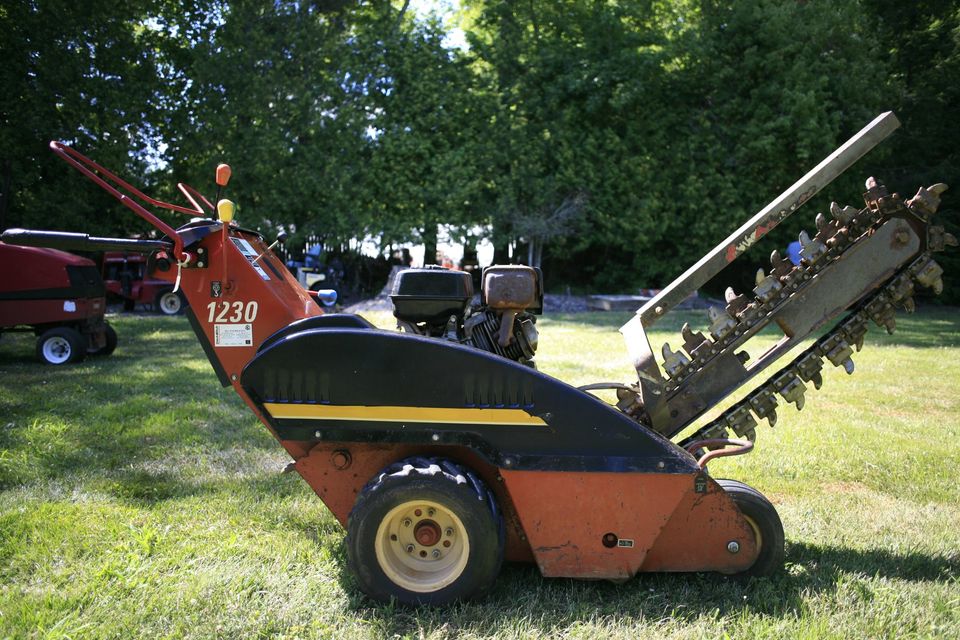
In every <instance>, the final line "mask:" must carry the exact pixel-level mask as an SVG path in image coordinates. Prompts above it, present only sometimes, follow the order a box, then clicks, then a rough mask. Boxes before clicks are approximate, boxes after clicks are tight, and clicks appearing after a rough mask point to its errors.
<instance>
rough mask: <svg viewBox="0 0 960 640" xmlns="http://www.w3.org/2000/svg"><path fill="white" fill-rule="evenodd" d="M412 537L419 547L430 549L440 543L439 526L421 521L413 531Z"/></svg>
mask: <svg viewBox="0 0 960 640" xmlns="http://www.w3.org/2000/svg"><path fill="white" fill-rule="evenodd" d="M413 537H414V538H416V539H417V542H419V543H420V544H421V545H423V546H425V547H432V546H433V545H435V544H437V543H438V542H440V525H438V524H437V523H436V522H434V521H433V520H421V521H420V522H418V523H417V526H416V528H415V529H414V530H413Z"/></svg>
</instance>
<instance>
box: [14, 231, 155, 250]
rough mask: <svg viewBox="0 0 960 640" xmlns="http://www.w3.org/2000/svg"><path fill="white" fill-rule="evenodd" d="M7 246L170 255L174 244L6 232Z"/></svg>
mask: <svg viewBox="0 0 960 640" xmlns="http://www.w3.org/2000/svg"><path fill="white" fill-rule="evenodd" d="M0 240H3V241H4V242H6V243H7V244H15V245H20V246H22V247H49V248H51V249H64V250H67V251H132V252H135V253H152V252H154V251H158V250H164V251H170V250H172V249H173V243H172V242H169V241H167V240H135V239H133V238H97V237H91V236H90V235H89V234H86V233H69V232H66V231H37V230H34V229H7V230H6V231H4V232H3V235H0Z"/></svg>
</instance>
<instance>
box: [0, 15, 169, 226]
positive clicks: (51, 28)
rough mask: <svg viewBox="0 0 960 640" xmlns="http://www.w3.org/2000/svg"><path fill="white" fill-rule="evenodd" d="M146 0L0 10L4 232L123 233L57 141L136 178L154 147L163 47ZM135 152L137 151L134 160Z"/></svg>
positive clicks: (121, 219)
mask: <svg viewBox="0 0 960 640" xmlns="http://www.w3.org/2000/svg"><path fill="white" fill-rule="evenodd" d="M150 5H151V3H150V2H147V1H134V2H118V1H116V0H96V1H91V2H69V1H65V0H42V1H39V2H10V3H4V5H3V6H2V7H0V60H3V64H2V65H0V86H3V88H4V89H3V91H2V92H0V228H6V227H9V226H31V225H32V226H39V227H44V226H52V225H55V226H56V227H57V228H61V229H71V230H84V231H109V232H125V231H126V228H127V226H126V224H125V223H126V222H128V221H129V220H130V218H129V215H105V211H113V212H115V213H116V212H117V207H115V206H110V203H111V202H114V201H113V200H112V199H111V198H110V197H109V196H107V195H106V194H105V193H104V192H102V191H101V190H100V189H99V188H97V187H94V186H93V185H84V184H81V181H80V180H78V179H77V176H76V175H69V174H70V173H72V172H69V171H67V170H65V169H66V167H65V166H64V165H63V163H61V162H60V161H59V160H57V159H55V157H54V155H53V154H52V153H51V152H50V150H49V148H48V147H47V144H48V142H49V141H50V140H53V139H60V140H65V141H67V142H69V143H70V144H72V146H74V147H76V148H77V149H79V150H80V151H83V152H93V151H95V152H96V156H97V158H98V159H99V160H100V161H101V163H104V164H107V165H109V166H112V167H114V168H115V169H117V170H121V171H127V172H130V173H133V174H134V175H136V174H140V173H143V172H144V170H145V167H146V160H147V159H148V158H147V157H146V154H145V153H144V150H146V149H148V148H149V147H151V146H152V145H153V144H154V143H155V142H156V140H155V138H154V134H155V131H154V130H153V129H152V128H151V127H150V122H153V121H155V118H154V115H155V104H154V100H153V98H154V93H155V92H156V91H157V87H158V84H157V79H156V66H155V62H154V57H153V55H152V51H153V50H154V48H155V47H157V46H160V45H161V41H160V40H159V39H158V38H157V37H156V34H155V33H154V32H153V31H151V30H150V29H149V28H148V27H146V26H145V23H146V20H147V18H148V17H149V15H150V14H149V11H148V9H149V7H150ZM131 150H133V151H134V153H133V154H131Z"/></svg>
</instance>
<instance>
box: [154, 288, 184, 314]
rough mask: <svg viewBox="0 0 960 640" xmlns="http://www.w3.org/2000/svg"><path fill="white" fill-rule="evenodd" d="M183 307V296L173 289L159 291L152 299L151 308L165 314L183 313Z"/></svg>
mask: <svg viewBox="0 0 960 640" xmlns="http://www.w3.org/2000/svg"><path fill="white" fill-rule="evenodd" d="M174 298H176V302H174ZM185 307H186V305H185V304H184V299H183V296H181V295H180V294H179V293H174V292H173V289H167V290H166V291H161V292H160V293H158V294H157V297H156V298H155V299H154V301H153V308H154V309H156V310H157V311H159V312H160V313H162V314H163V315H165V316H178V315H180V314H181V313H183V310H184V308H185Z"/></svg>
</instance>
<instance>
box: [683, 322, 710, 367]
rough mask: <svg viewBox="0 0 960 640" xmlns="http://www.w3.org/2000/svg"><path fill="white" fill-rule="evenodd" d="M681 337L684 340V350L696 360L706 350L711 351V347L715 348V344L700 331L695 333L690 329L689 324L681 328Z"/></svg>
mask: <svg viewBox="0 0 960 640" xmlns="http://www.w3.org/2000/svg"><path fill="white" fill-rule="evenodd" d="M680 336H681V337H682V338H683V350H684V351H686V352H687V353H688V354H689V355H690V357H691V358H694V359H696V358H697V357H698V356H699V355H700V353H701V352H702V351H703V350H704V349H707V350H709V349H710V347H711V346H713V342H712V341H711V340H710V339H709V338H707V337H706V336H704V335H703V334H702V333H701V332H699V331H698V332H696V333H694V332H693V329H691V328H690V323H689V322H684V323H683V327H681V328H680Z"/></svg>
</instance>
